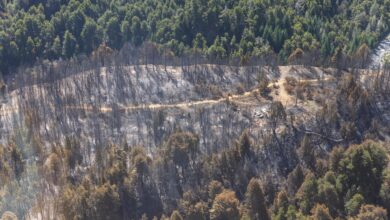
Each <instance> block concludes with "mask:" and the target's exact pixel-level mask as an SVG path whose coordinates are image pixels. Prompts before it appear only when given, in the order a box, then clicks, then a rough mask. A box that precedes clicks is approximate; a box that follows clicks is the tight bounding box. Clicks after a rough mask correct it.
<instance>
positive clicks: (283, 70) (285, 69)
mask: <svg viewBox="0 0 390 220" xmlns="http://www.w3.org/2000/svg"><path fill="white" fill-rule="evenodd" d="M279 69H280V77H279V79H278V80H277V81H276V82H273V83H270V84H269V85H268V87H269V88H273V87H277V88H278V92H279V95H278V96H275V97H274V98H275V100H278V101H281V102H282V103H283V104H288V105H289V104H291V103H292V102H293V101H292V100H293V98H292V96H291V95H289V94H288V93H287V92H286V90H285V89H284V82H286V77H287V76H289V73H290V72H291V67H290V66H281V67H280V68H279ZM332 79H333V77H325V78H324V79H323V80H325V81H328V80H332ZM300 82H308V83H318V80H317V79H300ZM256 90H257V88H254V89H252V90H251V91H247V92H245V93H243V94H235V95H230V96H226V97H222V98H219V99H205V100H198V101H188V102H180V103H173V104H140V105H129V106H120V107H119V109H118V110H119V111H137V110H143V109H148V110H159V109H167V108H189V107H194V106H202V105H214V104H218V103H222V102H226V101H232V102H235V101H237V100H239V99H242V98H245V97H250V96H251V95H253V93H254V92H255V91H256ZM237 104H245V103H244V102H240V101H237ZM64 108H66V109H73V110H84V111H94V110H96V108H95V107H93V106H90V105H81V106H64ZM18 110H19V108H18V107H15V108H2V109H0V115H8V114H12V113H15V112H17V111H18ZM98 111H100V112H111V111H113V108H111V107H109V106H103V107H100V109H98Z"/></svg>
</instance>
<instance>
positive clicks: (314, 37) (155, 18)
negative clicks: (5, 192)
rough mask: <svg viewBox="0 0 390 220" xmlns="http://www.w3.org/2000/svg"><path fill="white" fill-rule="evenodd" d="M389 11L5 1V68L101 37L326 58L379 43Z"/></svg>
mask: <svg viewBox="0 0 390 220" xmlns="http://www.w3.org/2000/svg"><path fill="white" fill-rule="evenodd" d="M389 11H390V1H388V0H365V1H362V0H353V1H346V0H310V1H309V0H307V1H305V0H296V1H294V0H240V1H235V0H188V1H187V0H163V1H157V0H142V1H141V0H139V1H138V0H132V1H112V0H110V1H108V0H85V1H76V0H71V1H68V0H44V1H40V0H15V1H9V0H3V1H1V2H0V18H1V19H0V27H1V28H0V42H1V44H0V67H1V69H2V71H3V72H6V71H7V70H9V69H10V68H12V67H15V66H18V65H20V64H29V63H30V64H31V63H34V62H35V61H36V60H38V59H50V60H54V59H59V58H64V59H66V58H70V57H72V56H75V55H78V54H84V55H89V54H90V53H91V52H92V51H93V50H94V49H96V48H97V47H98V46H99V45H100V44H101V43H103V42H104V43H106V44H107V45H108V46H109V47H110V48H113V49H120V48H121V47H122V46H123V45H124V44H125V43H130V44H131V45H134V46H140V45H142V44H143V43H144V42H154V43H157V44H158V45H161V46H162V47H166V48H169V49H170V50H171V51H172V52H173V53H174V54H176V55H178V56H180V55H182V54H184V53H186V52H188V51H192V52H193V51H194V50H196V51H199V52H201V53H202V54H205V55H207V56H210V57H218V58H226V57H241V58H245V57H251V56H262V55H264V54H266V53H276V54H278V57H279V59H280V60H281V61H286V60H287V58H288V56H289V55H290V54H291V53H292V52H293V51H294V50H295V49H296V48H301V49H302V50H304V51H307V52H309V51H310V52H313V53H316V54H320V57H321V63H326V62H327V61H329V58H331V57H334V59H336V58H337V56H338V55H339V54H341V53H345V54H348V55H353V54H354V53H355V52H356V50H357V49H358V48H359V47H360V46H361V45H363V44H365V45H368V47H371V48H372V47H374V46H376V45H377V43H378V41H379V40H380V39H382V38H383V37H384V36H385V35H386V34H387V33H388V31H389V22H390V15H389Z"/></svg>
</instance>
